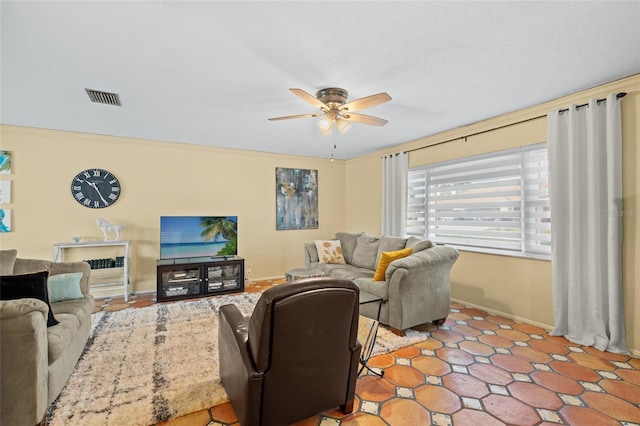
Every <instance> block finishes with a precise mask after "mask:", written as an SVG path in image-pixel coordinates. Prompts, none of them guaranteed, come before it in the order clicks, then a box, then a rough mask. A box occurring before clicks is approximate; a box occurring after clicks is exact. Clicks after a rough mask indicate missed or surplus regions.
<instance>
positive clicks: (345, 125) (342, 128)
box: [336, 119, 351, 135]
mask: <svg viewBox="0 0 640 426" xmlns="http://www.w3.org/2000/svg"><path fill="white" fill-rule="evenodd" d="M336 127H337V128H338V131H339V132H340V133H342V134H343V135H344V134H345V133H346V132H347V130H349V128H350V127H351V123H349V122H348V121H347V120H344V119H339V120H338V121H337V122H336Z"/></svg>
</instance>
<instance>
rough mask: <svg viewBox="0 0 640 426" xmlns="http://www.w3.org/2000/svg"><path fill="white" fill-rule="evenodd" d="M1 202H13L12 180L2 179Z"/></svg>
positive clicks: (0, 186) (0, 188)
mask: <svg viewBox="0 0 640 426" xmlns="http://www.w3.org/2000/svg"><path fill="white" fill-rule="evenodd" d="M0 203H2V204H5V203H6V204H8V203H11V181H10V180H0Z"/></svg>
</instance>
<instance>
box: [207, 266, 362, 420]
mask: <svg viewBox="0 0 640 426" xmlns="http://www.w3.org/2000/svg"><path fill="white" fill-rule="evenodd" d="M358 293H359V290H358V287H357V286H356V285H355V283H354V282H353V281H352V280H347V279H342V278H325V277H323V278H307V279H302V280H298V281H291V282H289V283H287V284H282V285H279V286H277V287H272V288H270V289H268V290H267V291H265V292H264V293H263V294H262V296H261V297H260V299H259V300H258V303H257V305H256V307H255V310H254V311H253V314H252V315H251V317H250V318H244V317H243V316H242V314H241V313H240V311H239V310H238V308H237V307H236V306H235V305H224V306H222V307H221V308H220V325H219V329H218V346H219V356H220V379H221V380H222V385H223V386H224V388H225V390H226V391H227V395H228V396H229V400H230V401H231V404H232V406H233V408H234V410H235V412H236V415H237V416H238V420H239V422H240V424H241V425H242V426H252V425H268V426H271V425H288V424H291V423H294V422H296V421H299V420H303V419H306V418H307V417H311V416H313V415H316V414H319V413H321V412H323V411H326V410H328V409H331V408H334V407H338V406H339V407H340V408H341V409H342V410H343V411H344V412H345V413H350V412H351V411H352V410H353V402H354V398H355V388H356V379H357V376H358V359H359V356H360V349H361V346H360V343H358V340H357V333H358V313H359V309H358V308H359V305H358Z"/></svg>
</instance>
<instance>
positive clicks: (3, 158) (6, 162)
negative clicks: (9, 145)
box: [0, 150, 11, 174]
mask: <svg viewBox="0 0 640 426" xmlns="http://www.w3.org/2000/svg"><path fill="white" fill-rule="evenodd" d="M0 174H11V153H10V152H9V151H3V150H0Z"/></svg>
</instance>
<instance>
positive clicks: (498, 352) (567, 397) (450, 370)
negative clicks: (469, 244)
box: [96, 280, 640, 426]
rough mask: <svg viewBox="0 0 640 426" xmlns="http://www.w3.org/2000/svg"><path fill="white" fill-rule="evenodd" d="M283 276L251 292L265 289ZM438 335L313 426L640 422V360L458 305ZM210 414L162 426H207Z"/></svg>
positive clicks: (109, 306) (396, 357) (145, 298)
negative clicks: (350, 408)
mask: <svg viewBox="0 0 640 426" xmlns="http://www.w3.org/2000/svg"><path fill="white" fill-rule="evenodd" d="M282 282H283V280H273V281H260V282H256V283H253V284H251V285H250V286H248V287H247V289H246V291H248V292H260V291H264V290H265V289H267V288H269V287H271V286H273V285H277V284H280V283H282ZM153 303H155V294H145V295H134V296H132V297H131V298H130V300H129V302H128V303H125V302H124V300H123V299H122V298H114V299H100V300H98V301H97V303H96V305H97V306H96V311H99V310H105V311H115V310H120V309H127V308H139V307H144V306H149V305H151V304H153ZM426 328H427V329H428V330H431V331H432V333H431V336H432V337H431V339H429V340H427V341H425V342H421V343H418V344H416V345H413V346H409V347H406V348H403V349H400V350H397V351H395V352H392V353H390V354H384V355H380V356H377V357H374V358H372V359H371V360H370V362H369V365H370V366H372V367H373V368H374V369H375V368H380V369H384V370H385V376H384V378H379V377H377V376H374V375H372V374H370V373H369V374H367V371H366V370H364V371H363V373H362V375H361V377H360V378H359V379H358V383H357V387H356V405H355V410H354V413H353V414H351V415H349V416H344V415H343V414H342V413H341V412H340V411H337V410H330V411H327V412H325V413H322V414H321V415H318V416H314V417H311V418H309V419H306V420H304V421H302V422H299V423H297V425H298V426H307V425H321V426H325V425H335V424H343V425H367V426H369V425H372V426H375V425H392V426H401V425H411V426H415V425H461V426H468V425H478V426H489V425H504V424H508V425H553V424H568V425H580V426H582V425H598V426H599V425H624V426H640V359H638V358H633V357H629V356H625V355H618V354H612V353H608V352H600V351H598V350H596V349H593V348H590V347H585V346H579V345H575V344H572V343H571V342H569V341H567V340H566V339H564V338H563V337H554V336H550V335H549V334H548V333H547V332H546V331H545V330H543V329H541V328H538V327H535V326H532V325H528V324H521V323H516V322H514V321H512V320H510V319H507V318H504V317H500V316H496V315H490V314H488V313H487V312H484V311H482V310H479V309H472V308H468V307H465V306H463V305H460V304H457V303H452V304H451V312H450V315H449V317H448V318H447V321H446V323H445V324H444V325H442V326H440V327H435V326H431V325H430V326H427V327H426ZM210 411H211V415H212V416H213V419H214V421H213V422H211V424H212V425H234V426H237V425H238V421H237V419H236V416H235V413H234V411H233V408H232V407H231V404H230V403H225V404H222V405H218V406H216V407H212V408H211V410H210ZM209 422H210V417H209V412H208V411H207V410H203V411H199V412H196V413H192V414H189V415H186V416H183V417H180V418H177V419H175V420H172V421H170V422H167V423H163V426H164V425H166V426H187V425H188V426H191V425H206V424H208V423H209Z"/></svg>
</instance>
